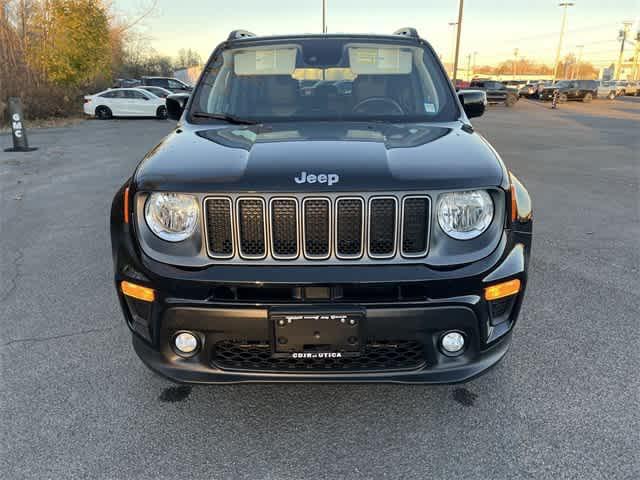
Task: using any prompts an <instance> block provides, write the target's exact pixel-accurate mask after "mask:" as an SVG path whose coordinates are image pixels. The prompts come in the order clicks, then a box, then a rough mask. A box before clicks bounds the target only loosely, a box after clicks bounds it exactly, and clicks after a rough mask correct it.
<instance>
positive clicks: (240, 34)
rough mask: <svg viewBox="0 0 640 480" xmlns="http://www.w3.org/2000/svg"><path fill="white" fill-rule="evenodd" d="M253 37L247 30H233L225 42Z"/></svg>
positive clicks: (253, 34)
mask: <svg viewBox="0 0 640 480" xmlns="http://www.w3.org/2000/svg"><path fill="white" fill-rule="evenodd" d="M255 36H256V34H255V33H251V32H248V31H247V30H234V31H233V32H231V33H230V34H229V36H228V37H227V40H239V39H241V38H249V37H255Z"/></svg>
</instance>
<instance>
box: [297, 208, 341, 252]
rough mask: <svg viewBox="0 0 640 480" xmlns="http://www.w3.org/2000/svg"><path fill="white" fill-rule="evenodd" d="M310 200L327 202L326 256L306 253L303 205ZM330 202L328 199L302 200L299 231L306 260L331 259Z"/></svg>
mask: <svg viewBox="0 0 640 480" xmlns="http://www.w3.org/2000/svg"><path fill="white" fill-rule="evenodd" d="M311 200H315V201H317V200H320V201H323V202H327V205H328V210H329V211H328V214H327V217H328V218H327V228H328V238H327V254H326V255H310V254H309V253H307V237H306V232H305V230H306V229H305V223H306V215H307V212H306V209H305V205H306V203H307V202H309V201H311ZM332 206H333V205H332V202H331V200H330V199H328V198H327V197H305V198H304V199H303V200H302V221H301V222H300V223H301V224H302V225H301V227H302V228H301V230H302V251H303V253H304V256H305V258H306V259H308V260H327V259H328V258H330V257H331V254H332V248H331V247H332V244H333V242H332V240H331V239H332V238H333V231H332V230H333V229H332V228H331V227H332V225H331V224H332V222H331V215H332V214H333V209H332V208H331V207H332Z"/></svg>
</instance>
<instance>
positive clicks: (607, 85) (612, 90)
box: [597, 80, 617, 100]
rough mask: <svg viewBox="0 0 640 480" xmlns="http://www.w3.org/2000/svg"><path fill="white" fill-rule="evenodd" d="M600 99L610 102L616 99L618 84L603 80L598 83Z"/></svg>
mask: <svg viewBox="0 0 640 480" xmlns="http://www.w3.org/2000/svg"><path fill="white" fill-rule="evenodd" d="M597 92H598V95H597V97H598V98H608V99H609V100H613V99H614V98H616V95H617V92H616V82H614V81H613V80H609V81H604V80H601V81H600V82H598V90H597Z"/></svg>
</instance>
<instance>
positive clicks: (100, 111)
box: [96, 105, 113, 120]
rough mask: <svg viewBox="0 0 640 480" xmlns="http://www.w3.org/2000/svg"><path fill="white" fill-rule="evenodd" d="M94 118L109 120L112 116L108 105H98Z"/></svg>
mask: <svg viewBox="0 0 640 480" xmlns="http://www.w3.org/2000/svg"><path fill="white" fill-rule="evenodd" d="M96 118H97V119H98V120H109V119H110V118H113V112H111V109H110V108H109V107H105V106H104V105H100V106H99V107H96Z"/></svg>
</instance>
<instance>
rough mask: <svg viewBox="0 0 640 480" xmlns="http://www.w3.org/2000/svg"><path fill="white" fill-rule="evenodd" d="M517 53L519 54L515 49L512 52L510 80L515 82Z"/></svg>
mask: <svg viewBox="0 0 640 480" xmlns="http://www.w3.org/2000/svg"><path fill="white" fill-rule="evenodd" d="M518 52H519V50H518V49H517V48H515V49H514V50H513V78H512V79H511V80H515V79H516V71H517V64H518Z"/></svg>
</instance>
